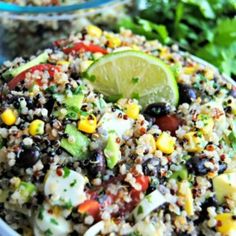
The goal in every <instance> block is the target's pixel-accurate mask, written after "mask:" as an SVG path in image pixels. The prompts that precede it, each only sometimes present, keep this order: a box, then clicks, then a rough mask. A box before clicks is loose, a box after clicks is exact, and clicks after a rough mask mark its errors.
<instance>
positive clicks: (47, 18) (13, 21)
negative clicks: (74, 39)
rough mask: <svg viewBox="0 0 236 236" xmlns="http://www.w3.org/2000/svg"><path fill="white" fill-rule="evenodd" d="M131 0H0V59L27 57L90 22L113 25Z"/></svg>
mask: <svg viewBox="0 0 236 236" xmlns="http://www.w3.org/2000/svg"><path fill="white" fill-rule="evenodd" d="M132 5H133V1H132V0H92V1H86V2H84V3H80V4H74V5H62V6H19V5H16V4H12V3H6V2H2V1H0V63H1V62H3V61H4V60H12V59H13V58H15V57H17V56H19V55H21V56H22V57H28V56H30V55H32V54H34V53H35V52H36V51H37V50H39V49H44V48H50V47H52V42H54V41H55V40H57V39H60V38H65V37H68V36H69V35H70V34H73V33H76V32H79V31H80V30H81V29H82V28H83V27H84V26H86V25H88V24H96V25H98V26H102V27H105V28H107V29H112V27H113V26H114V25H115V24H116V22H117V21H118V20H119V19H120V18H121V17H124V15H125V14H126V13H127V12H128V11H129V9H130V8H131V7H132Z"/></svg>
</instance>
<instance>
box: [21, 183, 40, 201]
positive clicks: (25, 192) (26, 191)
mask: <svg viewBox="0 0 236 236" xmlns="http://www.w3.org/2000/svg"><path fill="white" fill-rule="evenodd" d="M17 191H19V193H20V196H21V197H22V198H23V201H24V202H28V201H29V200H30V199H31V197H32V196H33V194H34V193H35V192H36V186H35V185H34V184H32V183H29V182H23V181H22V182H21V183H20V185H19V187H18V188H17Z"/></svg>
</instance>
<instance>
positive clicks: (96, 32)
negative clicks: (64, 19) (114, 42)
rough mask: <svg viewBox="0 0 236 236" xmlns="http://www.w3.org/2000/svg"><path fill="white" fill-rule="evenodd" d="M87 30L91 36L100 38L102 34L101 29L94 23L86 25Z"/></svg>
mask: <svg viewBox="0 0 236 236" xmlns="http://www.w3.org/2000/svg"><path fill="white" fill-rule="evenodd" d="M87 32H88V34H89V35H90V36H92V37H97V38H100V37H101V36H102V30H101V29H100V28H98V27H97V26H95V25H88V26H87Z"/></svg>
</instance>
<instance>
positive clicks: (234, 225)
mask: <svg viewBox="0 0 236 236" xmlns="http://www.w3.org/2000/svg"><path fill="white" fill-rule="evenodd" d="M215 219H216V220H217V221H218V222H219V223H218V224H217V227H216V230H217V231H218V232H220V233H222V234H224V235H229V234H230V232H232V231H236V220H234V219H233V215H232V213H222V214H219V215H217V216H216V217H215ZM232 235H234V234H232Z"/></svg>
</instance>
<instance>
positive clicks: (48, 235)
mask: <svg viewBox="0 0 236 236" xmlns="http://www.w3.org/2000/svg"><path fill="white" fill-rule="evenodd" d="M44 235H45V236H51V235H53V233H52V231H51V230H50V229H47V230H46V231H45V232H44Z"/></svg>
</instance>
